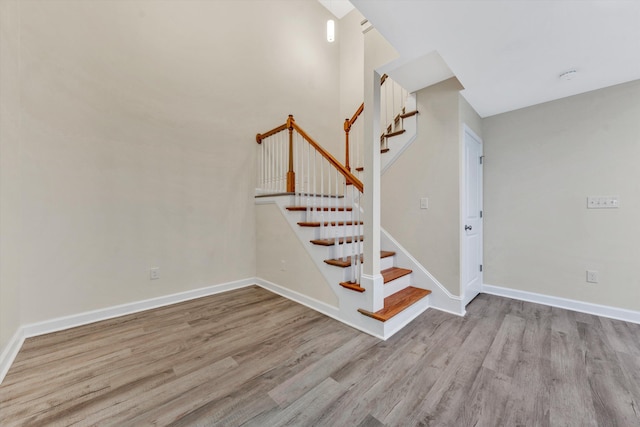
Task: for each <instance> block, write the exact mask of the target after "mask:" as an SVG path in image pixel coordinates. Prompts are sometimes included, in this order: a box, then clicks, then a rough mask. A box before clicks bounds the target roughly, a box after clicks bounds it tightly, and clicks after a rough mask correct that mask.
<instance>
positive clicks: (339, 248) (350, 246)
mask: <svg viewBox="0 0 640 427" xmlns="http://www.w3.org/2000/svg"><path fill="white" fill-rule="evenodd" d="M329 253H330V254H331V257H332V258H336V257H338V256H342V255H343V254H346V255H353V254H354V253H355V254H361V253H362V242H359V243H346V244H343V245H334V246H332V247H331V250H330V251H329Z"/></svg>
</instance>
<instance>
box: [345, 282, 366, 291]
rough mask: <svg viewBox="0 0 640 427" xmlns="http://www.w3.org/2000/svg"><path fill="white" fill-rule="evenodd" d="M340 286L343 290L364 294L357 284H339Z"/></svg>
mask: <svg viewBox="0 0 640 427" xmlns="http://www.w3.org/2000/svg"><path fill="white" fill-rule="evenodd" d="M340 286H342V287H343V288H347V289H351V290H352V291H356V292H364V288H363V287H362V286H360V285H358V284H357V283H353V282H340Z"/></svg>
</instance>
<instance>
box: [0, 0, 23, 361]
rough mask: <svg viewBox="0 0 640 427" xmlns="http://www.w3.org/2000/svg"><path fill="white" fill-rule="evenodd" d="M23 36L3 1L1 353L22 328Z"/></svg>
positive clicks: (13, 7) (13, 6)
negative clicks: (21, 148)
mask: <svg viewBox="0 0 640 427" xmlns="http://www.w3.org/2000/svg"><path fill="white" fill-rule="evenodd" d="M19 34H20V13H19V3H18V2H17V1H0V353H2V350H3V349H4V348H5V346H6V345H7V343H8V342H9V340H10V339H11V337H12V336H13V335H14V333H15V332H16V331H17V330H18V327H19V326H20V311H19V308H20V288H19V283H20V253H19V251H18V250H16V249H17V248H19V247H20V228H21V227H20V167H19V165H20V84H19V83H20V74H19V73H20V69H19V61H20V52H19V49H20V38H19ZM0 362H1V361H0Z"/></svg>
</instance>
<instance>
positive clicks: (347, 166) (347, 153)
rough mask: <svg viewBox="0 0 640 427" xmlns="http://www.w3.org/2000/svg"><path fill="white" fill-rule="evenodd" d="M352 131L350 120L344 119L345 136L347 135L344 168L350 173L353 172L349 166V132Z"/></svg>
mask: <svg viewBox="0 0 640 427" xmlns="http://www.w3.org/2000/svg"><path fill="white" fill-rule="evenodd" d="M350 130H351V122H350V121H349V119H344V134H345V144H344V149H345V154H344V167H345V168H347V170H348V171H349V172H351V167H350V166H349V131H350Z"/></svg>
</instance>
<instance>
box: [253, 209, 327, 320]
mask: <svg viewBox="0 0 640 427" xmlns="http://www.w3.org/2000/svg"><path fill="white" fill-rule="evenodd" d="M256 233H257V242H256V253H257V256H256V263H257V268H256V272H257V273H256V275H257V277H259V278H261V279H265V280H268V281H270V282H272V283H275V284H277V285H280V286H282V287H284V288H287V289H290V290H292V291H294V292H298V293H300V294H303V295H305V296H307V297H310V298H313V299H316V300H318V301H322V302H324V303H326V304H329V305H332V306H334V307H337V306H338V297H337V296H336V294H335V293H334V292H333V290H332V289H331V287H330V286H329V284H328V283H327V281H326V280H325V278H324V277H323V276H322V273H321V272H320V271H319V270H318V267H316V265H315V264H314V262H313V260H312V259H311V257H310V256H309V254H308V253H307V250H306V248H305V247H304V246H303V245H302V243H301V242H300V240H299V239H298V237H297V236H296V235H295V233H294V232H293V230H291V227H290V226H289V223H287V221H286V220H285V218H284V217H283V216H282V212H281V211H280V209H279V208H278V206H276V205H275V204H267V205H257V206H256Z"/></svg>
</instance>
